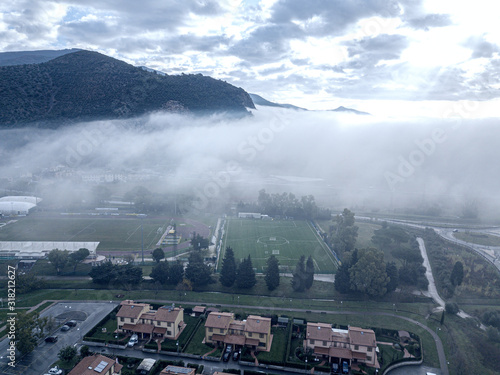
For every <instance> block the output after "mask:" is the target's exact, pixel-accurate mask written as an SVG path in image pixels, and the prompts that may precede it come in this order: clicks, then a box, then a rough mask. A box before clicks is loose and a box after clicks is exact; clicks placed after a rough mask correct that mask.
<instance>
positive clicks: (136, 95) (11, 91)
mask: <svg viewBox="0 0 500 375" xmlns="http://www.w3.org/2000/svg"><path fill="white" fill-rule="evenodd" d="M0 108H1V110H0V127H3V128H5V127H19V126H22V125H26V124H30V125H36V126H39V127H54V126H58V124H59V123H61V122H68V121H70V122H71V121H82V120H96V119H114V118H127V117H134V116H139V115H142V114H146V113H148V112H151V111H158V110H165V111H173V112H189V113H196V114H210V113H216V112H228V113H234V114H237V115H246V114H248V113H249V112H248V110H247V108H255V106H254V104H253V102H252V99H251V98H250V96H249V95H248V93H247V92H246V91H244V90H243V89H241V88H237V87H235V86H232V85H230V84H228V83H226V82H223V81H220V80H216V79H213V78H210V77H206V76H202V75H201V74H196V75H192V74H188V75H185V74H182V75H164V76H163V75H160V74H156V73H154V72H148V71H145V70H143V69H142V68H138V67H134V66H132V65H129V64H127V63H125V62H123V61H120V60H116V59H114V58H111V57H109V56H105V55H102V54H100V53H97V52H90V51H85V50H80V51H77V52H72V53H66V54H64V55H62V56H60V57H57V58H55V59H52V60H50V61H47V62H44V63H40V64H30V65H15V66H0Z"/></svg>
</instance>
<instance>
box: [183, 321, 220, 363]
mask: <svg viewBox="0 0 500 375" xmlns="http://www.w3.org/2000/svg"><path fill="white" fill-rule="evenodd" d="M204 338H205V324H203V323H202V324H200V325H199V327H198V329H197V330H196V332H195V334H194V336H193V338H192V339H191V341H190V342H189V344H188V346H187V348H186V349H185V350H184V352H185V353H189V354H194V355H204V354H207V353H208V352H210V351H212V350H213V349H214V347H213V346H211V345H207V344H203V339H204ZM221 354H222V351H221V349H217V350H216V351H215V352H214V353H211V354H210V356H211V357H220V355H221Z"/></svg>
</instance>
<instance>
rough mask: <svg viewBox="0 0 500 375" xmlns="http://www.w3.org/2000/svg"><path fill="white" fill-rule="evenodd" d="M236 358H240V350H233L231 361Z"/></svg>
mask: <svg viewBox="0 0 500 375" xmlns="http://www.w3.org/2000/svg"><path fill="white" fill-rule="evenodd" d="M238 359H240V352H238V351H235V352H234V353H233V361H237V360H238Z"/></svg>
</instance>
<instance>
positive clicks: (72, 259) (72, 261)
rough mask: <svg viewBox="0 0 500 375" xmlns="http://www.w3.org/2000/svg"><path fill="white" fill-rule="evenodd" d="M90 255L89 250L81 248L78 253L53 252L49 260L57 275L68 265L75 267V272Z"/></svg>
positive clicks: (66, 251) (57, 250)
mask: <svg viewBox="0 0 500 375" xmlns="http://www.w3.org/2000/svg"><path fill="white" fill-rule="evenodd" d="M89 255H90V252H89V250H88V249H85V248H81V249H79V250H78V251H74V252H72V253H70V252H69V251H68V250H59V249H54V250H52V251H51V252H50V253H49V254H48V256H47V258H48V259H49V262H50V263H51V264H52V265H53V266H54V267H55V269H56V271H57V274H60V273H61V271H62V270H63V269H64V267H66V266H67V265H70V266H72V267H73V272H75V271H76V267H77V266H78V265H79V264H80V263H81V262H83V261H84V260H85V258H87V257H88V256H89Z"/></svg>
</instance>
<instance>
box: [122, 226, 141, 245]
mask: <svg viewBox="0 0 500 375" xmlns="http://www.w3.org/2000/svg"><path fill="white" fill-rule="evenodd" d="M140 227H141V226H140V225H139V226H138V227H137V228H135V230H134V231H133V232H132V233H130V236H128V237H127V239H126V240H125V242H128V240H129V239H130V237H132V236H133V235H134V233H135V232H137V230H138V229H139V228H140Z"/></svg>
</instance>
